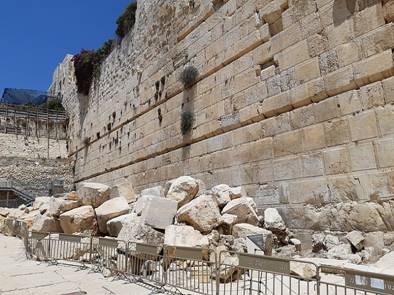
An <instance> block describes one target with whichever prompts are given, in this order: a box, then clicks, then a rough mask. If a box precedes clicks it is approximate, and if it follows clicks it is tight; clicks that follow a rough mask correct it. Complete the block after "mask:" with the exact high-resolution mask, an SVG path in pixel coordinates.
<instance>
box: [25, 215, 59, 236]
mask: <svg viewBox="0 0 394 295" xmlns="http://www.w3.org/2000/svg"><path fill="white" fill-rule="evenodd" d="M31 230H32V231H35V232H42V233H59V232H62V229H61V227H60V223H59V220H58V219H57V218H55V217H52V216H48V215H41V214H39V215H37V216H36V218H35V219H34V221H33V226H32V228H31Z"/></svg>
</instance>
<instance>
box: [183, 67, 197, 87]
mask: <svg viewBox="0 0 394 295" xmlns="http://www.w3.org/2000/svg"><path fill="white" fill-rule="evenodd" d="M197 78H198V70H197V68H196V67H194V66H188V67H186V68H185V69H184V70H183V71H182V73H181V75H180V77H179V79H180V80H181V82H182V84H183V86H184V87H185V88H189V87H191V86H192V85H193V84H194V83H195V82H196V80H197Z"/></svg>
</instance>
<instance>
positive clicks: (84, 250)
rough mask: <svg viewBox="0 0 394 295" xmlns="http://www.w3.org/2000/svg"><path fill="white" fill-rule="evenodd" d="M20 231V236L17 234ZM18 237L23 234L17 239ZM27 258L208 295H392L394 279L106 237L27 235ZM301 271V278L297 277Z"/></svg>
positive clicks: (272, 258) (288, 261)
mask: <svg viewBox="0 0 394 295" xmlns="http://www.w3.org/2000/svg"><path fill="white" fill-rule="evenodd" d="M22 232H23V231H22ZM22 235H23V234H22ZM25 240H26V250H27V253H28V256H29V257H32V258H35V259H38V260H46V261H51V262H55V263H73V264H75V263H77V264H78V265H79V266H81V267H87V266H88V265H90V266H92V267H93V269H95V270H97V271H102V270H104V269H106V270H109V271H110V272H111V273H112V274H113V275H115V276H116V275H118V276H123V277H124V278H126V279H128V280H129V281H143V282H147V283H152V284H154V285H155V286H156V287H157V288H165V287H166V286H169V287H173V288H175V289H177V291H178V292H181V294H182V291H181V290H186V291H187V292H193V293H194V294H207V295H246V294H247V295H259V294H264V295H361V294H362V295H392V294H394V276H389V275H382V274H377V273H370V272H362V271H358V270H354V269H344V268H337V267H332V266H317V265H316V264H314V263H311V262H308V261H304V260H292V259H282V258H276V257H270V256H263V255H252V254H245V253H235V252H229V251H222V252H221V253H220V254H219V255H216V253H215V252H212V251H208V250H206V249H201V248H187V247H169V246H165V247H164V248H163V247H161V246H154V245H147V244H142V243H135V242H126V241H121V240H117V239H111V238H98V237H89V236H76V235H66V234H48V233H35V232H31V233H29V234H28V236H26V239H25ZM300 272H302V274H303V275H302V276H300V275H297V274H299V273H300Z"/></svg>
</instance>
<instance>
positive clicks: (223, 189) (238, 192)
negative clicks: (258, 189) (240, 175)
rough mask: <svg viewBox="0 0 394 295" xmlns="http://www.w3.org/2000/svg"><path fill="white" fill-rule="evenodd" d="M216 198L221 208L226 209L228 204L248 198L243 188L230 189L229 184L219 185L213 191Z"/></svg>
mask: <svg viewBox="0 0 394 295" xmlns="http://www.w3.org/2000/svg"><path fill="white" fill-rule="evenodd" d="M211 191H212V193H213V194H214V195H215V196H216V199H217V202H218V204H219V207H224V206H225V205H226V204H227V203H228V202H230V201H231V200H234V199H238V198H241V197H246V192H245V190H244V188H243V187H241V186H238V187H230V186H228V185H227V184H219V185H217V186H214V187H213V188H212V189H211Z"/></svg>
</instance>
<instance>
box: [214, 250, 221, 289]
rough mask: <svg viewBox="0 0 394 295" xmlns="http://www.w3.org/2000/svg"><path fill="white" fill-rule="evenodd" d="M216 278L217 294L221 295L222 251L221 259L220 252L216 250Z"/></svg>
mask: <svg viewBox="0 0 394 295" xmlns="http://www.w3.org/2000/svg"><path fill="white" fill-rule="evenodd" d="M215 280H216V295H219V293H220V292H219V291H220V290H219V288H220V253H219V259H218V254H217V253H216V252H215Z"/></svg>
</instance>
